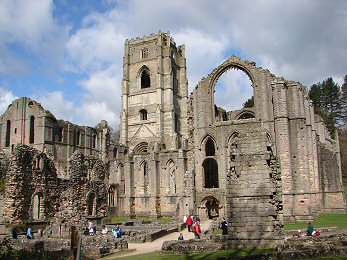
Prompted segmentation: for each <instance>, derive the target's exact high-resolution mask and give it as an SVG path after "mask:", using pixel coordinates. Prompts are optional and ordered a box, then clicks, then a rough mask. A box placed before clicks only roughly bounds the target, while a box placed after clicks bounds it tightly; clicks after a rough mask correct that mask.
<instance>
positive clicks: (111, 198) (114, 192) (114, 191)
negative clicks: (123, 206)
mask: <svg viewBox="0 0 347 260" xmlns="http://www.w3.org/2000/svg"><path fill="white" fill-rule="evenodd" d="M107 204H108V206H109V207H116V206H118V187H117V185H115V184H111V185H110V187H109V188H108V196H107Z"/></svg>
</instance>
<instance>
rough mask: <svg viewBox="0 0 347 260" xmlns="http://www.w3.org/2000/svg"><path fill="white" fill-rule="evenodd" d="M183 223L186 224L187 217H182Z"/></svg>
mask: <svg viewBox="0 0 347 260" xmlns="http://www.w3.org/2000/svg"><path fill="white" fill-rule="evenodd" d="M183 223H187V215H184V216H183Z"/></svg>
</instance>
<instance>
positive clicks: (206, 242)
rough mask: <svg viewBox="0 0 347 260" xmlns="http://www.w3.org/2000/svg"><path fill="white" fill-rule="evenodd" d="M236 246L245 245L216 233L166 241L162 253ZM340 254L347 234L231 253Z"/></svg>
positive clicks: (346, 244) (346, 243)
mask: <svg viewBox="0 0 347 260" xmlns="http://www.w3.org/2000/svg"><path fill="white" fill-rule="evenodd" d="M233 248H234V249H242V248H246V247H244V246H242V245H238V243H237V241H236V240H228V237H227V236H221V235H214V236H211V237H210V238H209V239H201V240H194V239H190V240H184V241H177V240H174V241H165V242H164V243H163V245H162V251H161V253H163V254H192V253H200V252H207V251H217V250H226V249H233ZM248 248H249V247H248ZM254 248H256V247H254ZM338 255H347V233H340V234H329V235H321V236H318V237H299V238H296V237H293V238H289V239H287V241H286V243H285V245H284V246H283V247H278V248H277V252H273V253H263V254H254V255H251V256H244V257H237V256H232V259H257V260H258V259H273V260H276V259H300V258H311V257H317V256H338Z"/></svg>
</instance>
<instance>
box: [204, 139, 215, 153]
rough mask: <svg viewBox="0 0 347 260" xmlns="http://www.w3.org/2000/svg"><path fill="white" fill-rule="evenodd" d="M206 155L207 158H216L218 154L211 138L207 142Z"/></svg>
mask: <svg viewBox="0 0 347 260" xmlns="http://www.w3.org/2000/svg"><path fill="white" fill-rule="evenodd" d="M205 153H206V156H214V155H215V153H216V151H215V147H214V142H213V141H212V139H211V138H208V139H207V142H206V144H205Z"/></svg>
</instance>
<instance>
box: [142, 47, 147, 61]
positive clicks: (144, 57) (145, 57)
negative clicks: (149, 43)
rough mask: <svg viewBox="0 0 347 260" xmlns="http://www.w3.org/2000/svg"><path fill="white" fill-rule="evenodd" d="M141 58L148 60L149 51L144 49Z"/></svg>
mask: <svg viewBox="0 0 347 260" xmlns="http://www.w3.org/2000/svg"><path fill="white" fill-rule="evenodd" d="M141 57H142V59H147V58H148V49H143V50H142V52H141Z"/></svg>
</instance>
